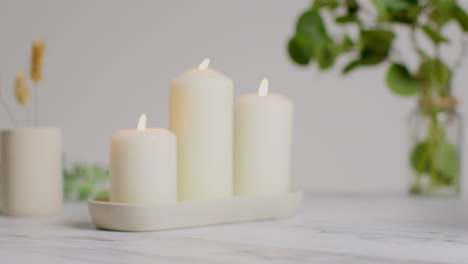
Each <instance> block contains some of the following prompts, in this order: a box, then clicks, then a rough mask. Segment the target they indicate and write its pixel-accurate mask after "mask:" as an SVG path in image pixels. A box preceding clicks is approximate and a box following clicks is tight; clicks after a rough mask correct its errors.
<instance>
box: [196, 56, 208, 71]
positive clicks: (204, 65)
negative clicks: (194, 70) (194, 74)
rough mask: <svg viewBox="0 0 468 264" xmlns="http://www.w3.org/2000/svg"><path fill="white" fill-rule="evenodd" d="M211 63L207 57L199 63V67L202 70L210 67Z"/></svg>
mask: <svg viewBox="0 0 468 264" xmlns="http://www.w3.org/2000/svg"><path fill="white" fill-rule="evenodd" d="M209 65H210V59H208V58H206V59H204V60H203V61H202V63H200V65H198V69H199V70H201V71H204V70H206V69H208V66H209Z"/></svg>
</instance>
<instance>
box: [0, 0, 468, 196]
mask: <svg viewBox="0 0 468 264" xmlns="http://www.w3.org/2000/svg"><path fill="white" fill-rule="evenodd" d="M309 5H310V1H308V0H296V1H280V0H277V1H268V0H255V1H246V0H243V1H216V0H202V1H189V0H184V1H153V0H138V1H111V0H102V1H91V0H81V1H70V0H42V1H34V0H29V1H26V0H15V1H13V0H11V1H6V0H2V1H0V73H1V74H2V77H3V83H2V84H3V87H4V90H5V91H4V94H5V95H4V96H5V97H7V99H8V100H9V102H10V103H11V105H12V106H14V110H15V113H16V114H17V115H18V117H19V118H21V119H22V120H23V124H27V122H26V121H27V117H28V113H27V111H25V110H24V109H22V108H21V107H17V106H16V104H15V103H14V100H13V95H12V90H11V89H12V87H13V83H14V74H15V72H16V71H17V70H21V69H23V70H26V71H27V70H28V68H29V67H28V65H29V60H30V58H29V56H30V44H31V40H33V39H35V38H38V37H41V38H44V39H46V41H47V51H46V57H45V73H44V81H43V83H41V85H40V87H39V89H40V95H39V96H40V116H41V123H42V124H44V125H59V126H62V127H63V130H64V135H65V138H64V145H65V146H64V147H65V149H64V151H65V153H66V158H67V161H68V162H72V161H82V162H87V163H95V162H97V163H100V164H103V165H107V164H108V148H109V142H108V141H109V136H110V135H111V133H113V132H114V131H116V130H118V129H125V128H133V127H135V126H136V123H137V119H138V117H139V115H140V114H141V113H142V112H146V113H147V114H148V118H149V125H150V126H153V127H158V126H162V127H167V126H168V83H169V80H170V78H171V77H173V76H175V75H177V74H179V73H180V72H182V71H184V70H186V69H188V68H191V67H195V66H197V65H198V64H199V63H200V62H201V60H202V59H203V58H205V57H210V58H211V60H212V64H211V65H212V67H213V68H215V69H217V70H219V71H222V72H224V73H226V74H227V75H229V76H231V77H232V78H233V79H234V82H235V93H236V94H237V95H239V94H241V93H246V92H252V91H256V89H257V88H258V84H259V82H260V80H261V78H262V77H264V76H267V77H269V78H270V87H271V91H273V92H278V93H283V94H285V95H287V96H290V97H291V98H292V99H293V100H294V102H295V106H296V108H295V110H296V116H295V138H294V141H295V142H294V159H293V161H294V162H293V163H294V164H293V166H294V172H293V175H294V179H293V182H294V185H295V186H296V187H300V188H303V189H308V190H314V191H349V192H381V191H404V190H405V188H406V185H407V179H408V174H407V169H406V160H407V154H406V151H407V150H406V144H407V142H406V140H407V138H406V134H405V133H406V130H405V124H404V120H405V117H406V115H407V114H408V113H409V111H410V110H411V109H412V108H413V107H414V101H413V100H412V99H401V98H397V97H395V96H393V95H392V94H390V92H389V91H387V88H386V87H385V85H384V79H383V74H384V70H385V69H384V68H376V69H372V70H359V71H357V72H356V73H355V74H352V75H351V76H349V77H346V78H343V77H342V76H340V74H339V69H337V70H336V71H334V72H328V73H325V74H321V73H319V72H317V71H316V69H315V68H313V67H308V68H299V67H297V66H295V65H293V64H292V63H291V62H290V60H289V58H288V56H287V53H286V51H285V44H286V41H287V39H288V37H289V36H290V35H291V34H292V32H293V28H294V24H295V21H296V18H297V16H298V14H299V13H300V12H302V11H303V10H304V8H306V7H307V6H309ZM465 6H466V5H465ZM455 54H456V48H454V49H453V50H452V51H449V52H448V55H451V56H454V55H455ZM340 63H341V64H343V63H344V61H342V62H340ZM467 75H468V63H465V65H464V67H463V68H462V69H460V71H459V74H458V75H457V76H456V78H455V83H454V86H455V90H456V93H457V95H458V96H459V97H460V99H461V101H462V105H461V108H460V112H461V113H462V114H464V115H465V116H468V113H467V106H466V104H463V102H465V101H467V99H468V90H467V87H466V86H467V84H466V83H467V82H468V76H467ZM0 125H1V126H0V128H8V127H10V126H11V124H10V123H9V122H8V119H7V116H6V115H5V113H4V111H3V110H2V111H0ZM465 146H466V147H468V144H465ZM465 149H466V148H465Z"/></svg>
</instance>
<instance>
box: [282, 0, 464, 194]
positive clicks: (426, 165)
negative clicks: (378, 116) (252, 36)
mask: <svg viewBox="0 0 468 264" xmlns="http://www.w3.org/2000/svg"><path fill="white" fill-rule="evenodd" d="M325 18H326V19H325ZM330 18H331V19H330ZM325 20H326V21H327V22H328V21H329V20H331V22H330V23H326V22H325ZM452 23H456V24H458V28H459V29H460V32H461V34H460V37H459V39H454V38H452V37H449V36H448V35H444V32H443V30H444V29H445V28H446V26H447V25H449V24H452ZM330 28H341V29H343V30H342V32H343V33H341V34H331V33H330V30H329V29H330ZM467 32H468V15H467V13H466V12H465V10H464V9H463V8H462V7H461V6H460V5H459V3H458V2H457V1H455V0H369V1H356V0H315V1H313V3H312V5H311V6H310V7H309V8H308V9H307V10H306V11H305V12H304V13H303V14H301V16H300V17H299V19H298V21H297V24H296V30H295V32H294V35H293V36H292V37H291V39H290V40H289V42H288V52H289V55H290V58H291V60H292V61H294V62H295V63H297V64H298V65H302V66H307V65H309V64H316V65H318V68H319V69H320V70H324V71H325V70H327V69H330V68H332V67H333V66H334V65H335V62H336V60H337V59H338V58H339V57H340V56H343V57H346V58H352V59H351V60H350V61H349V62H348V63H347V64H346V65H345V66H344V68H343V71H342V73H343V74H349V73H351V72H353V71H355V70H358V69H360V68H364V67H373V66H376V65H380V64H385V65H386V67H387V72H386V84H387V86H388V88H389V89H390V90H391V91H392V92H393V93H394V94H396V95H399V96H405V97H409V96H413V97H417V98H418V99H419V100H418V107H417V108H416V110H415V111H414V112H413V113H412V114H411V117H410V135H411V140H412V146H411V148H410V151H409V157H408V163H409V164H410V167H411V170H412V174H413V175H414V176H413V179H412V181H411V185H410V188H409V191H410V193H412V194H416V195H444V196H447V195H449V196H451V195H457V194H458V193H459V192H460V153H461V147H462V143H461V129H462V124H461V118H460V116H459V114H458V113H457V111H456V110H457V108H456V105H457V100H456V98H455V97H454V96H453V91H452V86H451V81H452V79H453V76H454V74H455V73H456V71H457V70H458V69H459V68H460V66H461V63H462V61H463V58H464V56H465V55H466V50H467V45H468V42H467V38H466V37H467ZM399 34H407V36H409V39H410V42H411V51H410V52H412V53H413V54H414V55H415V56H417V58H418V63H417V66H416V67H411V66H410V63H409V62H408V61H406V57H405V56H404V55H405V54H404V53H403V52H401V51H400V48H401V47H398V46H397V45H396V43H395V38H396V37H397V35H399ZM456 41H459V42H460V43H461V48H460V54H459V56H457V59H456V60H455V61H453V62H449V61H447V60H446V59H445V58H444V57H443V56H442V55H441V48H443V47H444V46H449V45H453V43H454V42H456ZM427 43H430V45H429V46H430V47H431V48H430V49H429V48H427V47H426V46H427V45H426V46H424V45H422V44H427Z"/></svg>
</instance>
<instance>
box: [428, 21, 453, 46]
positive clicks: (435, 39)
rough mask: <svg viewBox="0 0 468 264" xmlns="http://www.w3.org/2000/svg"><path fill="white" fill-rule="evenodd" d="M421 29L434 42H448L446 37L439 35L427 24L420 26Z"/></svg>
mask: <svg viewBox="0 0 468 264" xmlns="http://www.w3.org/2000/svg"><path fill="white" fill-rule="evenodd" d="M421 29H422V31H423V32H424V33H425V34H426V36H427V37H429V38H430V39H431V40H432V41H433V42H435V43H441V42H445V43H447V42H449V41H448V39H446V38H445V37H443V36H442V35H440V34H439V33H438V32H436V31H435V30H433V29H432V28H430V27H429V26H426V25H423V26H421Z"/></svg>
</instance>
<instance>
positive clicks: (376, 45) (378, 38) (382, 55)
mask: <svg viewBox="0 0 468 264" xmlns="http://www.w3.org/2000/svg"><path fill="white" fill-rule="evenodd" d="M394 38H395V33H393V32H392V31H389V30H379V29H377V30H362V31H361V33H360V41H361V46H362V49H361V58H360V60H361V64H364V65H374V64H378V63H380V62H382V61H384V60H385V59H386V58H387V57H388V54H389V53H390V48H391V46H392V42H393V39H394Z"/></svg>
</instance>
